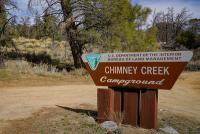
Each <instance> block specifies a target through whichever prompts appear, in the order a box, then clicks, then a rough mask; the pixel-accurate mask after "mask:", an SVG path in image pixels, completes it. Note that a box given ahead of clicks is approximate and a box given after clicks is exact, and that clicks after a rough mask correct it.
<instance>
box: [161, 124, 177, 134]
mask: <svg viewBox="0 0 200 134" xmlns="http://www.w3.org/2000/svg"><path fill="white" fill-rule="evenodd" d="M160 130H161V131H163V132H165V133H167V134H179V133H178V132H177V131H176V129H174V128H172V127H170V126H166V127H164V128H160Z"/></svg>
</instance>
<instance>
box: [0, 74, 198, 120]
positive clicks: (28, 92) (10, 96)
mask: <svg viewBox="0 0 200 134" xmlns="http://www.w3.org/2000/svg"><path fill="white" fill-rule="evenodd" d="M80 104H91V105H94V106H95V107H96V87H95V86H94V85H64V86H49V87H48V86H44V87H23V88H1V89H0V120H13V119H19V118H26V117H29V116H31V114H32V113H34V112H37V111H38V110H40V109H41V108H43V107H57V106H56V105H60V106H69V107H75V106H78V105H80ZM159 109H160V110H168V111H171V112H173V113H177V114H181V115H184V116H187V117H194V118H195V119H197V120H199V121H200V73H183V74H182V75H181V77H180V78H179V80H178V81H177V83H176V84H175V86H174V87H173V89H172V90H170V91H167V90H160V91H159Z"/></svg>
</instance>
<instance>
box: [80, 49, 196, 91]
mask: <svg viewBox="0 0 200 134" xmlns="http://www.w3.org/2000/svg"><path fill="white" fill-rule="evenodd" d="M192 55H193V53H192V52H191V51H171V52H170V51H169V52H136V53H102V54H94V53H91V54H84V55H82V59H83V62H84V63H85V65H86V69H87V70H88V72H89V74H90V75H91V77H92V79H93V81H94V83H95V84H96V85H97V86H109V87H132V88H140V89H142V88H145V89H171V88H172V86H173V85H174V83H175V81H176V80H177V79H178V76H179V75H180V74H181V72H182V71H183V69H184V67H185V66H186V65H187V63H188V61H190V60H191V58H192Z"/></svg>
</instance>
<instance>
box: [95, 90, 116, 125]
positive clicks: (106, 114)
mask: <svg viewBox="0 0 200 134" xmlns="http://www.w3.org/2000/svg"><path fill="white" fill-rule="evenodd" d="M113 107H114V92H113V90H112V89H102V88H101V89H100V88H98V89H97V110H98V117H97V119H98V121H99V122H103V121H107V120H112V114H113V109H114V108H113Z"/></svg>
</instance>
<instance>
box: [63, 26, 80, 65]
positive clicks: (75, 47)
mask: <svg viewBox="0 0 200 134" xmlns="http://www.w3.org/2000/svg"><path fill="white" fill-rule="evenodd" d="M76 30H77V29H76V27H73V26H72V27H71V28H70V29H69V31H68V32H67V37H68V41H69V45H70V48H71V52H72V56H73V60H74V66H75V68H82V67H83V61H82V58H81V56H82V54H83V49H82V45H80V44H79V41H78V40H77V34H76Z"/></svg>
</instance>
